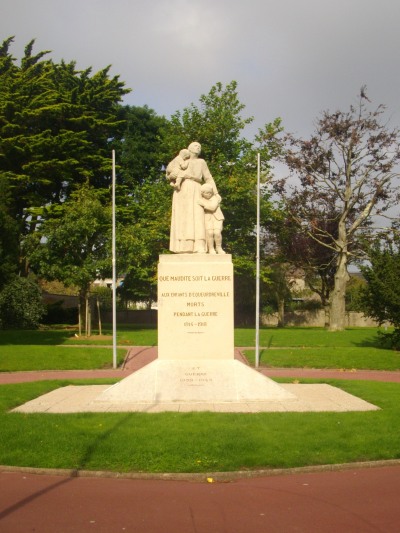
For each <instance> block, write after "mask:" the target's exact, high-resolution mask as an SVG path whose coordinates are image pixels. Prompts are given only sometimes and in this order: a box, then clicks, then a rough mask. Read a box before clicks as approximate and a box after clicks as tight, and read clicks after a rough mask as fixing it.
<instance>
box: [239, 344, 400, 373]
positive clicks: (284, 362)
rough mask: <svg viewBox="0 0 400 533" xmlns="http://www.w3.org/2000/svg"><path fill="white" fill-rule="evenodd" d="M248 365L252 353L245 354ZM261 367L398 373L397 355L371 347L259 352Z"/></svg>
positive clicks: (246, 352)
mask: <svg viewBox="0 0 400 533" xmlns="http://www.w3.org/2000/svg"><path fill="white" fill-rule="evenodd" d="M244 353H245V355H246V358H247V359H248V361H249V363H250V364H251V365H254V364H255V351H254V350H245V351H244ZM260 366H268V367H278V368H337V369H346V370H351V369H358V370H371V369H373V370H400V352H394V351H393V350H384V349H382V348H370V347H365V348H363V347H360V348H355V347H326V348H325V347H324V348H309V347H304V348H289V349H284V348H281V349H274V348H270V349H267V350H260Z"/></svg>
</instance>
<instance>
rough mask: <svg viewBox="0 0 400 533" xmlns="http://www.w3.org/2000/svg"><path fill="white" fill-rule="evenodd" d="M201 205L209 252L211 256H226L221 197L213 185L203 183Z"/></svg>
mask: <svg viewBox="0 0 400 533" xmlns="http://www.w3.org/2000/svg"><path fill="white" fill-rule="evenodd" d="M200 193H201V199H200V201H199V204H200V205H201V206H202V207H203V209H204V218H205V227H206V241H207V251H208V253H209V254H224V253H225V252H224V250H223V249H222V225H223V221H224V218H225V217H224V215H223V213H222V211H221V208H220V207H219V205H220V203H221V196H220V195H219V194H216V193H215V192H214V189H213V187H212V185H210V184H209V183H203V185H202V186H201V187H200Z"/></svg>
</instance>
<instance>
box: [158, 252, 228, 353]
mask: <svg viewBox="0 0 400 533" xmlns="http://www.w3.org/2000/svg"><path fill="white" fill-rule="evenodd" d="M158 357H159V359H196V360H198V359H233V358H234V341H233V265H232V258H231V256H230V255H228V254H227V255H209V254H174V255H160V262H159V265H158Z"/></svg>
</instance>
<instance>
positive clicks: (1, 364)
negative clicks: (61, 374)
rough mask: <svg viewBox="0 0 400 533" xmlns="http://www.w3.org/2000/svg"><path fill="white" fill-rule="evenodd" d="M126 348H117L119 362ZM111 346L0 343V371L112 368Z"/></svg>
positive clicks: (120, 362)
mask: <svg viewBox="0 0 400 533" xmlns="http://www.w3.org/2000/svg"><path fill="white" fill-rule="evenodd" d="M125 355H126V350H124V349H118V350H117V363H118V365H120V364H122V362H123V361H124V358H125ZM112 366H113V351H112V348H97V347H90V346H88V347H79V348H78V347H77V348H70V347H66V346H50V345H43V346H41V345H29V344H22V345H7V346H4V345H0V372H20V371H24V370H89V369H94V368H112Z"/></svg>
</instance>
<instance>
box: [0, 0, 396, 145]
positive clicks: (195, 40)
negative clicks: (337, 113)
mask: <svg viewBox="0 0 400 533" xmlns="http://www.w3.org/2000/svg"><path fill="white" fill-rule="evenodd" d="M399 26H400V2H399V1H398V0H274V1H271V0H0V38H1V41H3V40H4V39H6V38H7V37H9V36H11V35H15V42H14V45H13V46H12V49H11V50H12V53H13V55H14V56H16V57H17V58H20V57H21V54H22V52H23V49H24V46H25V45H26V44H27V43H28V42H29V41H30V40H31V39H32V38H35V39H36V48H35V50H36V51H37V52H39V51H41V50H51V51H52V52H51V56H49V57H52V58H53V59H54V60H56V61H59V60H60V59H65V60H66V61H70V60H76V61H77V64H78V66H79V68H86V67H89V66H92V67H93V68H94V69H95V70H99V69H101V68H103V67H105V66H107V65H109V64H111V65H112V73H113V74H118V75H120V78H121V80H123V81H124V82H125V83H126V85H127V87H129V88H131V89H132V92H131V93H130V94H129V95H128V96H127V97H126V98H125V103H127V104H130V105H137V106H141V105H144V104H147V105H148V106H149V107H151V108H153V109H154V110H155V111H156V112H157V113H158V114H161V115H166V116H167V117H169V116H170V115H171V114H172V113H173V112H175V111H176V110H181V109H183V108H184V107H186V106H188V105H190V103H192V102H194V103H197V102H198V99H199V96H200V95H201V94H205V93H208V91H209V90H210V88H211V86H212V85H214V84H215V83H216V82H218V81H221V82H222V83H223V84H226V83H229V82H230V81H232V80H236V81H237V82H238V90H239V97H240V100H241V101H242V102H243V103H244V104H245V105H246V109H245V113H246V116H254V119H255V120H254V126H253V128H252V129H251V130H249V131H248V135H249V136H250V137H252V135H253V134H254V133H255V132H256V131H257V129H258V128H259V127H262V126H263V125H264V124H265V123H267V122H270V121H272V120H273V119H274V118H276V117H282V119H283V124H284V126H285V129H286V130H287V131H291V132H296V133H298V134H300V135H308V134H309V133H310V132H311V131H312V128H313V122H314V119H315V118H316V117H317V116H318V114H319V113H320V112H321V111H322V110H325V109H330V110H332V111H333V110H336V109H344V110H346V109H347V108H348V106H349V105H350V104H351V103H354V102H355V101H356V96H357V94H358V92H359V89H360V87H361V86H362V85H364V84H365V85H367V87H368V90H367V94H368V96H369V98H370V99H371V100H372V102H373V104H376V105H378V104H380V103H383V104H386V105H387V108H388V112H389V114H390V116H391V124H392V125H393V126H399V125H400V59H399V57H400V29H399Z"/></svg>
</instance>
